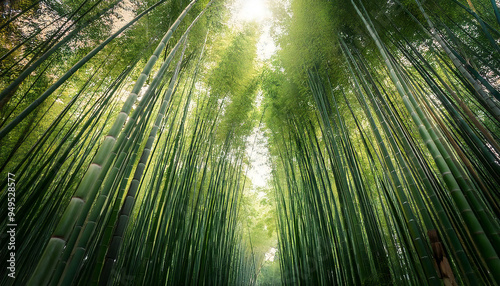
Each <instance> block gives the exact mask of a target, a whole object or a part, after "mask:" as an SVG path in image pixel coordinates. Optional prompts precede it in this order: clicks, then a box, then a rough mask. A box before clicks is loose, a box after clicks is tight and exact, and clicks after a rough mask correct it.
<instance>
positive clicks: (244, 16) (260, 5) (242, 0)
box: [229, 0, 277, 61]
mask: <svg viewBox="0 0 500 286" xmlns="http://www.w3.org/2000/svg"><path fill="white" fill-rule="evenodd" d="M269 1H272V0H234V2H233V4H232V5H231V7H230V8H229V9H230V10H231V20H230V22H231V24H233V25H242V24H244V23H245V22H252V21H253V22H257V23H259V24H260V26H261V29H262V34H261V36H260V39H259V41H258V43H257V58H258V60H260V61H265V60H267V59H269V58H270V57H271V56H272V55H273V54H274V53H275V52H276V50H277V47H276V45H275V43H274V41H273V39H272V37H271V34H270V30H271V20H272V18H273V15H272V13H271V10H270V9H269Z"/></svg>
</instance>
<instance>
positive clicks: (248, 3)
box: [234, 0, 271, 22]
mask: <svg viewBox="0 0 500 286" xmlns="http://www.w3.org/2000/svg"><path fill="white" fill-rule="evenodd" d="M234 8H235V10H236V11H235V12H236V13H235V14H236V15H235V16H236V19H237V20H239V21H248V22H250V21H256V22H262V21H264V20H266V19H267V18H269V17H270V16H271V11H270V10H269V7H268V5H267V0H236V3H235V7H234Z"/></svg>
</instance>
